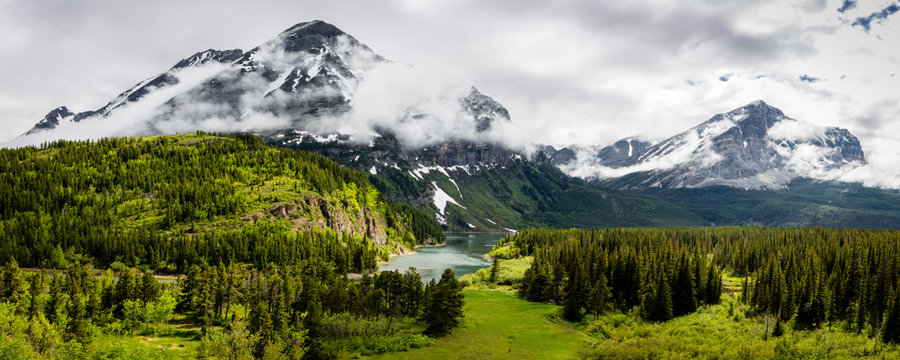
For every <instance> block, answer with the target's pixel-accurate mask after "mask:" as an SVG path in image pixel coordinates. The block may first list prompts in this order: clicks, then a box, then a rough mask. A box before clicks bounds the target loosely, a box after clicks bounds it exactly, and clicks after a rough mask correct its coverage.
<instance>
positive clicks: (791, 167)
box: [558, 100, 865, 188]
mask: <svg viewBox="0 0 900 360" xmlns="http://www.w3.org/2000/svg"><path fill="white" fill-rule="evenodd" d="M623 144H628V145H631V151H629V152H628V156H623V150H622V149H623ZM633 145H634V142H633V141H628V139H623V140H620V141H618V142H616V143H615V144H614V145H611V146H607V147H604V148H600V149H599V150H597V149H596V148H593V149H592V150H590V149H591V148H589V150H584V149H579V150H580V151H576V153H577V155H575V156H569V157H568V161H565V162H563V161H558V165H559V166H560V167H561V168H562V169H563V170H564V171H566V172H568V173H569V174H571V175H575V176H580V177H584V178H594V179H600V180H601V181H605V182H618V183H619V185H621V186H623V187H703V186H709V185H728V186H734V187H742V188H781V187H783V186H785V184H787V183H788V182H789V181H790V180H791V179H792V178H794V177H797V176H809V177H815V178H823V179H830V178H834V177H836V176H837V174H839V173H841V172H843V171H846V170H848V169H852V168H854V167H857V166H859V165H862V164H865V155H864V154H863V151H862V148H861V146H860V144H859V140H858V139H857V138H856V137H855V136H853V135H852V134H850V132H849V131H847V130H846V129H841V128H835V127H832V128H825V127H819V126H816V125H813V124H809V123H806V122H803V121H800V120H796V119H792V118H790V117H788V116H786V115H785V114H784V113H783V112H782V111H781V110H779V109H778V108H775V107H773V106H771V105H769V104H766V103H765V102H764V101H762V100H758V101H754V102H752V103H750V104H747V105H745V106H742V107H740V108H737V109H734V110H731V111H729V112H725V113H720V114H716V115H714V116H713V117H711V118H710V119H708V120H706V121H704V122H702V123H700V124H698V125H697V126H695V127H693V128H690V129H688V130H686V131H684V132H682V133H679V134H677V135H675V136H672V137H670V138H668V139H665V140H663V141H660V142H657V143H655V144H652V145H648V144H642V143H638V145H639V147H640V149H639V151H637V152H635V151H634V146H633ZM644 145H646V147H645V146H644ZM626 176H627V177H628V178H629V179H630V180H629V181H627V182H626V183H622V181H620V180H617V179H619V178H623V177H626ZM635 179H638V180H637V182H635Z"/></svg>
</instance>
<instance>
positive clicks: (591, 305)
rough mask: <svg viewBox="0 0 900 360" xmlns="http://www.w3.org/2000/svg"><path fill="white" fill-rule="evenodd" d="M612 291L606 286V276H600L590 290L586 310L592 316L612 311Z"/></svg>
mask: <svg viewBox="0 0 900 360" xmlns="http://www.w3.org/2000/svg"><path fill="white" fill-rule="evenodd" d="M611 300H612V291H611V290H610V288H609V286H608V285H607V281H606V275H603V274H600V277H599V278H598V279H597V282H596V283H594V286H593V287H592V288H591V294H590V297H589V298H588V304H587V308H588V311H590V313H591V314H593V315H594V316H597V315H600V314H603V313H605V312H607V311H609V310H612V301H611Z"/></svg>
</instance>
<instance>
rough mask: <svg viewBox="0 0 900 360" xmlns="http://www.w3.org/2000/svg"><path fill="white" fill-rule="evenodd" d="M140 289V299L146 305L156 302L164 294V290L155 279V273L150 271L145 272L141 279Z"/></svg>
mask: <svg viewBox="0 0 900 360" xmlns="http://www.w3.org/2000/svg"><path fill="white" fill-rule="evenodd" d="M140 287H141V290H140V294H141V295H140V297H141V300H144V302H145V303H149V302H151V301H156V299H157V298H159V296H160V295H161V294H162V288H161V286H160V285H159V282H158V281H156V278H155V277H153V273H151V272H150V271H144V275H143V276H142V277H141V286H140Z"/></svg>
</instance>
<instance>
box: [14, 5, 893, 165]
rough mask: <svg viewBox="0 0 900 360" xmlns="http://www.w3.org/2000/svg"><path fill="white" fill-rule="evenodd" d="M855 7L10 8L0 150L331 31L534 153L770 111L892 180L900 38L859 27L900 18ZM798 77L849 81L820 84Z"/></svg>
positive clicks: (888, 30) (887, 30)
mask: <svg viewBox="0 0 900 360" xmlns="http://www.w3.org/2000/svg"><path fill="white" fill-rule="evenodd" d="M845 3H846V4H847V5H846V6H845ZM849 3H850V2H831V3H829V5H828V6H833V8H839V7H840V8H843V9H845V11H844V12H843V13H841V12H835V11H819V9H820V7H821V4H822V2H821V1H800V0H795V1H700V2H671V1H662V0H641V1H634V2H627V3H621V2H602V1H600V2H598V1H590V0H571V1H562V2H560V1H554V2H547V1H537V0H498V1H490V2H483V1H475V0H454V1H439V2H423V1H415V0H394V1H387V2H378V3H376V2H357V1H345V0H335V1H328V2H315V3H309V2H296V1H287V0H265V1H261V2H255V3H252V4H251V3H240V2H237V3H232V2H229V3H221V2H213V1H211V0H185V1H179V2H162V3H160V2H122V1H116V0H97V1H91V2H71V1H63V0H49V1H9V2H2V3H0V32H3V33H4V34H7V35H8V36H4V37H2V38H0V64H3V66H2V67H0V78H2V79H3V80H4V81H3V82H0V114H2V116H3V120H2V121H3V124H4V126H3V129H0V139H3V138H10V137H13V136H16V135H18V134H21V133H23V132H24V131H26V130H27V129H28V128H30V126H32V125H33V124H34V123H35V122H36V121H37V120H39V119H40V118H41V117H43V116H44V114H46V112H47V111H49V110H50V109H53V108H56V107H57V106H60V105H67V106H68V107H69V108H70V109H72V110H73V111H79V110H86V109H95V108H98V107H100V106H102V105H103V104H104V103H105V102H106V101H108V100H109V99H111V98H113V97H114V96H115V95H116V94H118V93H120V92H121V91H122V90H123V89H125V88H128V87H129V86H131V85H132V84H134V83H135V82H137V81H138V80H140V79H142V78H145V77H146V76H147V75H148V74H150V73H152V72H154V71H159V70H161V69H165V68H167V67H169V66H171V65H172V64H174V63H175V62H176V61H177V59H180V58H183V57H185V56H186V55H188V54H192V53H194V52H196V51H197V50H201V49H207V48H219V49H225V48H235V47H239V48H243V49H248V48H251V47H252V46H254V45H256V44H259V43H261V42H263V41H265V40H267V39H269V38H271V37H272V36H273V35H274V34H277V33H278V32H279V31H281V30H283V29H284V28H286V27H288V26H290V25H291V24H294V23H297V22H300V21H307V20H310V19H316V18H321V19H323V20H326V21H328V22H330V23H333V24H335V25H337V26H338V27H340V28H341V29H342V30H344V31H346V32H348V33H350V34H353V35H354V36H355V37H356V38H357V39H359V40H360V41H362V42H364V43H366V44H367V45H369V46H370V47H372V48H373V49H375V50H376V51H377V52H378V53H380V54H382V55H384V56H386V57H388V58H391V59H395V60H396V61H398V62H400V63H406V64H413V65H414V66H415V68H416V69H422V70H413V71H426V70H424V69H436V71H442V72H446V73H448V74H453V76H458V77H460V78H464V79H468V80H470V81H467V85H475V86H476V87H478V89H479V90H481V91H482V92H483V93H485V94H487V95H490V96H492V97H494V98H495V99H497V100H498V101H500V102H501V103H502V104H504V105H505V106H506V107H507V108H508V109H509V110H510V113H511V114H512V117H513V122H512V123H511V124H510V125H509V126H507V125H506V124H501V125H498V128H504V130H505V131H508V132H509V133H510V134H516V136H520V137H523V138H526V139H529V140H533V141H535V142H541V143H547V144H553V145H569V144H581V145H602V144H610V143H612V142H613V141H615V140H617V139H620V138H623V137H625V136H630V135H637V134H640V135H645V136H647V137H650V138H665V137H668V136H671V135H672V134H675V133H678V132H680V131H683V130H685V129H687V128H690V127H692V126H695V125H696V124H697V123H699V122H701V121H703V120H705V119H708V118H709V116H710V115H711V114H713V113H717V112H723V111H728V110H730V109H733V108H736V107H738V106H741V105H744V104H746V103H747V102H749V101H751V100H754V99H765V100H766V101H767V102H769V103H770V104H773V105H775V106H778V107H779V108H781V109H782V110H784V111H785V113H786V114H788V115H789V116H791V117H795V118H798V119H804V120H807V121H809V122H811V123H814V124H815V125H817V126H840V127H843V128H847V129H849V130H850V131H851V132H852V133H854V134H855V135H857V136H858V137H859V138H860V141H861V143H862V145H863V147H864V150H865V151H866V154H867V157H868V159H869V164H870V165H869V166H871V167H872V169H874V170H872V171H871V172H869V174H872V178H873V179H876V178H879V177H880V178H892V177H894V176H895V174H900V166H898V165H897V164H900V161H897V160H896V158H895V157H894V155H893V154H894V153H895V152H893V150H891V147H890V146H889V145H890V144H892V143H891V141H894V140H893V139H897V138H900V136H898V135H895V134H900V131H892V130H897V129H893V128H891V127H890V124H891V123H893V122H897V121H896V119H897V118H898V117H897V116H898V115H897V113H896V112H893V110H892V108H890V107H889V106H888V105H885V104H891V103H894V104H897V103H900V96H898V95H896V94H898V93H900V85H898V82H897V81H898V80H897V77H890V74H891V73H895V72H896V67H897V64H898V63H900V60H898V59H900V47H896V46H892V44H893V43H895V42H896V41H897V40H898V37H900V36H898V35H900V32H898V30H900V28H898V27H896V26H894V25H893V24H892V22H891V21H890V20H892V18H889V17H887V16H885V18H884V19H876V18H872V20H871V21H870V23H869V24H870V25H869V27H870V31H869V33H867V32H865V31H859V30H860V28H861V26H862V25H861V24H860V25H857V26H850V25H851V24H852V23H853V22H854V21H856V17H857V16H860V17H865V18H868V17H869V16H870V15H871V14H875V13H880V12H881V11H882V10H884V9H885V8H886V6H885V4H884V3H879V2H859V3H858V4H857V5H856V6H855V7H854V6H851V5H849ZM161 19H164V20H165V21H164V22H163V21H161ZM385 23H390V24H391V25H392V26H384V24H385ZM875 23H878V24H881V25H879V26H875V25H872V24H875ZM236 24H240V25H239V26H238V25H236ZM873 35H875V36H873ZM879 38H880V39H883V40H879ZM860 64H864V66H861V65H860ZM721 74H730V75H731V76H729V80H728V82H727V83H724V82H721V81H715V80H710V79H716V78H717V77H718V75H721ZM760 74H765V77H764V78H757V77H758V76H759V75H760ZM798 74H815V77H818V78H822V79H838V78H840V77H841V76H842V75H846V78H844V79H843V80H841V81H820V82H818V83H816V85H815V86H809V84H807V83H805V82H803V81H798V78H797V76H798ZM450 80H452V79H450ZM374 98H376V97H374V95H373V99H374ZM447 119H450V118H447ZM371 120H372V119H368V120H366V121H371ZM429 121H431V120H429ZM448 121H449V120H448ZM414 135H415V134H410V136H411V137H413V136H414ZM494 135H497V134H494ZM510 137H512V135H510ZM884 144H888V145H884ZM876 149H877V150H876ZM869 166H867V167H869Z"/></svg>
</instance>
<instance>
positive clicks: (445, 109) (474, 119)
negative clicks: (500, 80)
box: [8, 20, 510, 146]
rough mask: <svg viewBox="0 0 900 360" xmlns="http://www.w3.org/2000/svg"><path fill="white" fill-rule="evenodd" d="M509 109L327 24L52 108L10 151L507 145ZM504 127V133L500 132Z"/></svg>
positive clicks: (201, 56)
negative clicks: (392, 142) (136, 141)
mask: <svg viewBox="0 0 900 360" xmlns="http://www.w3.org/2000/svg"><path fill="white" fill-rule="evenodd" d="M509 121H510V115H509V112H508V110H506V108H504V107H503V106H502V105H500V104H499V103H498V102H496V101H494V100H493V99H492V98H491V97H489V96H487V95H484V94H482V93H480V92H479V91H478V90H477V89H475V88H474V87H472V85H471V84H467V83H463V82H461V81H460V82H448V81H447V80H446V77H445V76H444V74H429V73H427V72H426V71H423V70H420V69H416V68H414V67H412V66H410V65H405V64H400V63H396V62H392V61H389V60H387V59H386V58H384V57H382V56H381V55H379V54H376V53H375V52H374V51H372V50H371V49H370V48H369V47H368V46H366V45H364V44H362V43H360V42H359V41H358V40H356V39H355V38H354V37H352V36H350V35H348V34H346V33H344V32H343V31H341V30H340V29H338V28H337V27H335V26H334V25H331V24H328V23H326V22H323V21H319V20H316V21H310V22H304V23H299V24H297V25H295V26H292V27H290V28H288V29H287V30H285V31H284V32H282V33H281V34H279V35H277V36H276V37H274V38H272V39H271V40H269V41H266V42H265V43H263V44H261V45H259V46H257V47H255V48H253V49H251V50H249V51H242V50H239V49H232V50H213V49H210V50H205V51H201V52H198V53H196V54H194V55H192V56H190V57H187V58H185V59H183V60H181V61H179V62H178V63H177V64H175V65H174V66H173V67H172V68H170V69H168V70H167V71H165V72H163V73H161V74H159V75H156V76H154V77H151V78H149V79H146V80H144V81H141V82H140V83H138V84H136V85H135V86H134V87H132V88H131V89H128V90H127V91H125V92H123V93H122V94H120V95H119V96H117V97H116V98H115V99H113V100H112V101H110V102H109V103H108V104H106V105H105V106H103V107H101V108H99V109H96V110H87V111H81V112H73V111H71V110H69V109H68V108H66V107H65V106H62V107H59V108H57V109H54V110H53V111H51V112H50V113H48V114H47V116H45V117H44V119H42V120H41V121H39V122H38V123H37V124H36V125H35V126H34V127H33V128H32V129H31V130H29V131H28V132H27V133H26V134H24V135H23V136H21V137H19V138H17V139H15V140H13V141H11V142H10V143H9V144H8V145H11V146H21V145H28V144H37V143H40V142H43V141H47V140H53V139H57V138H67V139H82V138H100V137H109V136H142V135H158V134H171V133H179V132H182V133H183V132H193V131H196V130H203V131H219V132H231V131H251V132H255V133H260V134H266V133H269V132H273V131H276V130H285V129H287V130H291V129H293V130H303V131H306V132H307V133H312V134H316V135H321V136H322V137H324V138H327V137H328V136H329V135H334V134H340V135H341V136H342V138H344V139H347V140H350V141H353V142H358V143H367V142H369V141H370V140H371V139H372V138H373V137H375V136H378V135H379V133H380V132H382V131H390V132H391V133H392V134H394V135H395V136H396V137H397V138H398V139H399V140H400V141H401V142H402V143H403V144H404V145H407V146H424V145H428V144H435V143H439V142H443V141H450V140H473V141H475V140H489V141H492V142H503V140H504V135H503V134H504V129H509ZM498 127H500V128H501V129H497V128H498Z"/></svg>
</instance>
